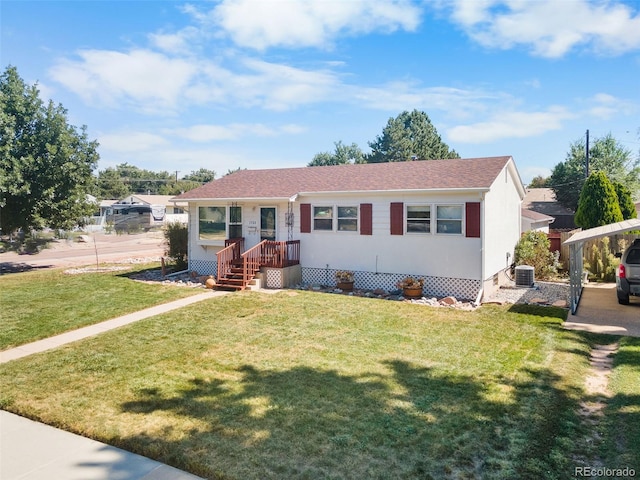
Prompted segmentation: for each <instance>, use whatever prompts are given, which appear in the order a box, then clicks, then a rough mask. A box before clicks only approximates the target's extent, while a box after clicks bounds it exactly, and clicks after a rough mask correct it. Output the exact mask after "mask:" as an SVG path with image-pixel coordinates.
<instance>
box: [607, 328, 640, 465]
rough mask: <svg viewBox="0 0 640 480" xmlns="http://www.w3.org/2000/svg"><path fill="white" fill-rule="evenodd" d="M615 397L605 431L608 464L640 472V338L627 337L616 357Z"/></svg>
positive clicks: (609, 405) (610, 407)
mask: <svg viewBox="0 0 640 480" xmlns="http://www.w3.org/2000/svg"><path fill="white" fill-rule="evenodd" d="M610 386H611V390H612V392H613V398H611V400H610V401H609V402H608V405H607V409H606V411H605V419H606V421H605V422H603V425H602V432H601V433H602V435H603V437H604V445H605V448H606V452H605V454H604V455H603V458H604V464H605V465H607V466H610V467H616V468H618V467H620V468H624V467H625V466H626V467H629V468H634V469H635V471H636V475H638V474H640V338H630V337H625V338H622V339H621V341H620V350H619V352H618V353H617V354H616V356H615V359H614V372H613V375H612V377H611V384H610Z"/></svg>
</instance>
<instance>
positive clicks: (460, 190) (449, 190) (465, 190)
mask: <svg viewBox="0 0 640 480" xmlns="http://www.w3.org/2000/svg"><path fill="white" fill-rule="evenodd" d="M488 191H489V187H474V188H416V189H407V188H398V189H392V190H344V191H340V190H332V191H330V192H299V193H297V194H296V197H297V196H307V195H318V196H329V195H362V194H397V193H470V192H472V193H481V194H484V193H486V192H488Z"/></svg>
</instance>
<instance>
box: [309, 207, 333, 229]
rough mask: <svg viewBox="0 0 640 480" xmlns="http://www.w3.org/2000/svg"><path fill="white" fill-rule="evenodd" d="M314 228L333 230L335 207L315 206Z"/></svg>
mask: <svg viewBox="0 0 640 480" xmlns="http://www.w3.org/2000/svg"><path fill="white" fill-rule="evenodd" d="M313 229H314V230H329V231H331V230H333V207H313Z"/></svg>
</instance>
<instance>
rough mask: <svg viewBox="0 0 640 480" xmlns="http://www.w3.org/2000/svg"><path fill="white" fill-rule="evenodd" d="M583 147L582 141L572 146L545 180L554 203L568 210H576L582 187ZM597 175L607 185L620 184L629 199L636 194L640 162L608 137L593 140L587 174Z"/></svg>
mask: <svg viewBox="0 0 640 480" xmlns="http://www.w3.org/2000/svg"><path fill="white" fill-rule="evenodd" d="M585 143H586V142H585V140H584V139H582V140H578V141H576V142H574V143H573V144H572V145H571V147H570V150H569V152H568V153H567V156H566V160H565V161H564V162H562V163H559V164H557V165H556V166H555V167H554V169H553V172H552V173H551V177H549V187H550V188H552V189H553V191H554V192H555V194H556V199H557V200H558V202H560V203H561V204H562V205H564V206H565V207H567V208H570V209H572V210H575V209H576V208H577V207H578V200H579V199H580V192H581V191H582V187H583V185H584V183H585V172H586V145H585ZM597 171H602V172H604V173H606V175H607V177H608V178H609V179H610V180H611V181H614V182H619V183H621V184H623V185H624V186H625V187H627V188H628V189H629V191H630V192H631V195H632V197H637V196H638V194H639V193H640V159H638V158H634V157H633V154H632V152H631V151H630V150H628V149H627V148H625V147H623V146H621V145H620V144H619V143H618V141H617V140H616V139H615V138H614V137H613V136H612V135H611V134H608V135H607V136H605V137H602V138H598V139H596V140H595V141H594V142H593V145H592V146H590V148H589V172H590V173H591V172H597Z"/></svg>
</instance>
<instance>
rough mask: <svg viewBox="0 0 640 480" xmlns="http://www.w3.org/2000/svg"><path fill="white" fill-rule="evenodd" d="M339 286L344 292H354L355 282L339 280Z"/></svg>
mask: <svg viewBox="0 0 640 480" xmlns="http://www.w3.org/2000/svg"><path fill="white" fill-rule="evenodd" d="M338 288H339V289H340V290H342V291H343V292H353V282H338Z"/></svg>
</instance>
